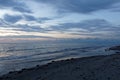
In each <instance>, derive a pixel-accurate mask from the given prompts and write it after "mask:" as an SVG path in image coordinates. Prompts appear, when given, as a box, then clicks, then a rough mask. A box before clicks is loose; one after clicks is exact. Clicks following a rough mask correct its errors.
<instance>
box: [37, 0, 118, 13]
mask: <svg viewBox="0 0 120 80" xmlns="http://www.w3.org/2000/svg"><path fill="white" fill-rule="evenodd" d="M36 1H38V2H42V3H47V4H51V5H53V6H55V7H57V8H58V9H59V11H62V12H66V11H68V12H77V13H90V12H94V11H98V10H102V9H109V8H111V7H112V5H114V4H115V3H118V2H120V0H74V1H73V0H36Z"/></svg>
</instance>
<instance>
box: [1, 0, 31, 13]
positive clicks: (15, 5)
mask: <svg viewBox="0 0 120 80" xmlns="http://www.w3.org/2000/svg"><path fill="white" fill-rule="evenodd" d="M0 8H2V9H5V8H9V9H13V10H15V11H19V12H25V13H31V10H30V9H29V8H28V7H27V6H26V5H25V4H24V3H23V2H20V1H17V0H9V1H8V0H0Z"/></svg>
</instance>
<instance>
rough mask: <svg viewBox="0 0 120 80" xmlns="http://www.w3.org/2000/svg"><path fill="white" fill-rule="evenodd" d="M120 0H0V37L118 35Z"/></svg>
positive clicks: (41, 37)
mask: <svg viewBox="0 0 120 80" xmlns="http://www.w3.org/2000/svg"><path fill="white" fill-rule="evenodd" d="M119 21H120V0H0V41H9V40H49V39H78V38H79V39H87V38H91V39H96V38H97V39H120V22H119Z"/></svg>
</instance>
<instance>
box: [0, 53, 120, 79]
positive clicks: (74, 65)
mask: <svg viewBox="0 0 120 80" xmlns="http://www.w3.org/2000/svg"><path fill="white" fill-rule="evenodd" d="M114 60H118V61H120V54H111V55H100V56H91V57H82V58H71V59H67V60H60V61H52V62H50V63H48V64H45V65H41V66H39V65H37V66H36V67H33V68H29V69H22V70H20V71H13V72H9V73H8V74H5V75H3V76H1V77H0V80H88V79H89V80H91V79H96V78H98V79H96V80H99V77H97V75H96V74H95V73H97V72H98V73H99V72H100V73H99V74H98V76H99V75H100V74H101V75H108V76H109V77H106V76H102V77H101V78H105V79H100V80H116V79H115V77H113V76H110V75H113V74H111V73H110V74H108V73H107V72H109V70H108V71H106V69H108V68H110V69H112V68H113V67H115V66H117V65H119V64H120V63H119V64H114V63H116V62H114ZM118 61H117V62H118ZM105 63H106V64H105ZM111 64H112V65H111ZM113 65H114V66H113ZM106 66H109V67H106ZM119 68H120V67H118V68H115V69H116V70H112V71H113V73H116V71H119V72H120V69H119ZM103 69H105V70H103ZM104 71H106V72H105V73H103V72H104ZM73 73H74V74H73ZM64 76H66V77H64ZM94 76H96V77H94ZM118 76H119V75H118V74H116V77H118ZM78 77H79V78H78ZM58 78H60V79H58ZM108 78H110V79H108ZM112 78H113V79H112ZM119 79H120V77H119Z"/></svg>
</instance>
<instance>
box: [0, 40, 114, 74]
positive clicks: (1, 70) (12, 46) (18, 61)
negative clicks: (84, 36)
mask: <svg viewBox="0 0 120 80" xmlns="http://www.w3.org/2000/svg"><path fill="white" fill-rule="evenodd" d="M111 45H115V44H114V43H113V44H108V43H106V44H100V43H90V42H88V43H87V42H85V43H83V42H75V43H71V42H64V43H63V42H51V43H50V42H31V43H0V75H3V74H6V73H8V72H9V71H16V70H20V69H22V68H30V67H34V66H35V65H38V64H39V65H43V64H46V63H48V62H50V61H53V60H61V59H68V58H76V57H85V56H93V55H104V54H111V53H110V52H105V50H104V49H105V48H107V47H109V46H111Z"/></svg>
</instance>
